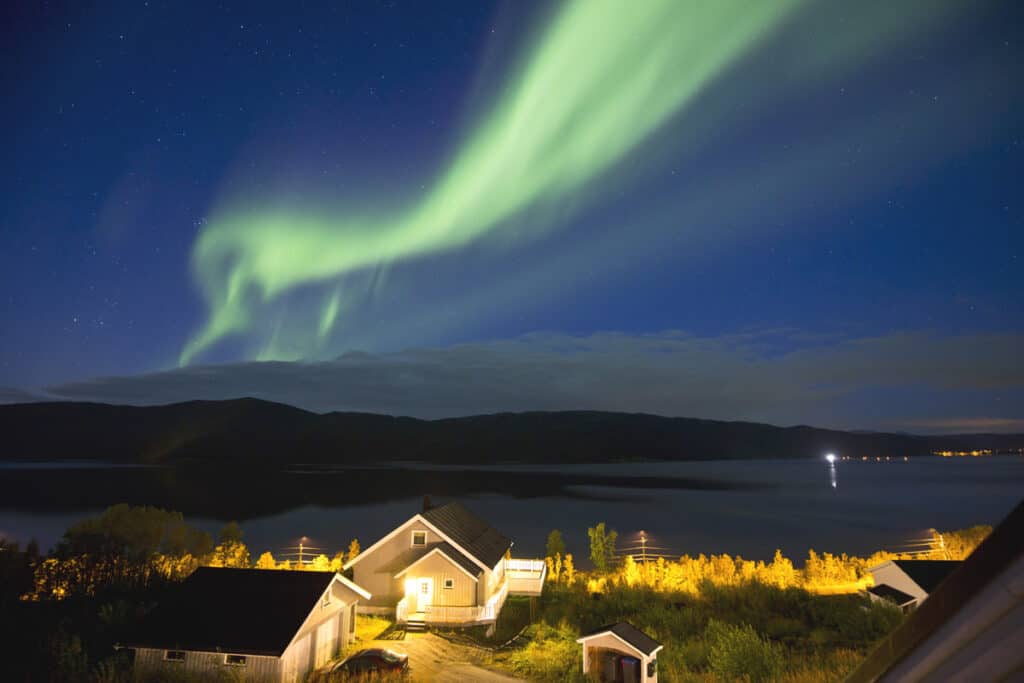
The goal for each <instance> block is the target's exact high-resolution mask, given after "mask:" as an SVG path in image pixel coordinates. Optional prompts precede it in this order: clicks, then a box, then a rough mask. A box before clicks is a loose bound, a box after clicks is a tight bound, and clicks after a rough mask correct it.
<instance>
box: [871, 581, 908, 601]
mask: <svg viewBox="0 0 1024 683" xmlns="http://www.w3.org/2000/svg"><path fill="white" fill-rule="evenodd" d="M868 593H871V594H872V595H877V596H878V597H880V598H882V599H884V600H888V601H890V602H893V603H896V604H897V605H899V606H900V607H903V606H904V605H906V604H908V603H911V602H914V601H915V600H917V598H915V597H914V596H913V595H907V594H906V593H904V592H903V591H901V590H899V589H897V588H893V587H892V586H890V585H889V584H887V583H883V584H879V585H877V586H872V587H871V588H868Z"/></svg>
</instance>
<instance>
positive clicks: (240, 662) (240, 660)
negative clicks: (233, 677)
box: [224, 655, 245, 666]
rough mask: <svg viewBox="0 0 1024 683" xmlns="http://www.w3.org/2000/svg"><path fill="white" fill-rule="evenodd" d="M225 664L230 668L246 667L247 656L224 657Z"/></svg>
mask: <svg viewBox="0 0 1024 683" xmlns="http://www.w3.org/2000/svg"><path fill="white" fill-rule="evenodd" d="M224 663H225V664H227V665H228V666H245V655H224Z"/></svg>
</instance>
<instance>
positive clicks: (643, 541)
mask: <svg viewBox="0 0 1024 683" xmlns="http://www.w3.org/2000/svg"><path fill="white" fill-rule="evenodd" d="M640 555H641V557H642V558H643V563H644V564H647V532H645V531H644V530H643V529H641V530H640Z"/></svg>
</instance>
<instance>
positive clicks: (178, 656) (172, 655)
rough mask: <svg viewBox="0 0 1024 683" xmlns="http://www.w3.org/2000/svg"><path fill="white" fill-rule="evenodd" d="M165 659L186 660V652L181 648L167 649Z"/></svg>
mask: <svg viewBox="0 0 1024 683" xmlns="http://www.w3.org/2000/svg"><path fill="white" fill-rule="evenodd" d="M164 661H166V662H184V661H185V653H184V652H182V651H181V650H166V651H165V652H164Z"/></svg>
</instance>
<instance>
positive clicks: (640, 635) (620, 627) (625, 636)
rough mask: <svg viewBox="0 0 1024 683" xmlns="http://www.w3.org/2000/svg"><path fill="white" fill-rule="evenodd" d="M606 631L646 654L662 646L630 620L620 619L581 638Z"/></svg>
mask: <svg viewBox="0 0 1024 683" xmlns="http://www.w3.org/2000/svg"><path fill="white" fill-rule="evenodd" d="M605 633H614V634H615V635H617V636H618V637H619V638H621V639H622V640H624V641H626V642H627V643H629V644H630V645H631V646H633V647H635V648H636V649H637V650H638V651H640V652H642V653H643V654H645V655H651V654H653V653H654V651H655V650H657V649H658V648H660V647H661V643H659V642H658V641H656V640H655V639H654V638H651V637H650V636H649V635H647V634H646V633H644V632H643V631H641V630H640V629H638V628H637V627H636V626H633V624H630V623H629V622H625V621H620V622H618V623H615V624H608V625H607V626H602V627H601V628H599V629H595V630H593V631H591V632H590V633H587V634H585V635H583V636H581V637H580V638H579V640H581V641H582V640H586V639H587V638H592V637H593V636H600V635H603V634H605Z"/></svg>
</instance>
